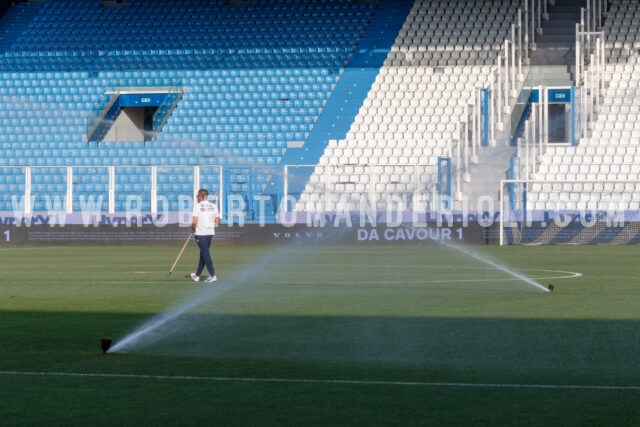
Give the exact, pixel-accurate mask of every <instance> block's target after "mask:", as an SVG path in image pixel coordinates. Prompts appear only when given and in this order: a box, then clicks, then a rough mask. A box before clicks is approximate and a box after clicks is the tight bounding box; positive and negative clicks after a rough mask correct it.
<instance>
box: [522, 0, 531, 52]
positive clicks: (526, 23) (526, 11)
mask: <svg viewBox="0 0 640 427" xmlns="http://www.w3.org/2000/svg"><path fill="white" fill-rule="evenodd" d="M522 3H523V5H524V12H523V15H524V16H523V17H522V21H523V24H524V46H525V51H526V52H527V58H529V48H531V46H530V44H529V1H528V0H522ZM531 40H533V39H531Z"/></svg>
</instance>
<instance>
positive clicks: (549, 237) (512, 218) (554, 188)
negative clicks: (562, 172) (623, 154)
mask: <svg viewBox="0 0 640 427" xmlns="http://www.w3.org/2000/svg"><path fill="white" fill-rule="evenodd" d="M639 210H640V182H639V181H637V180H636V181H625V180H619V181H606V180H585V181H577V180H573V181H538V180H523V179H517V180H515V179H514V180H503V181H502V185H501V191H500V212H501V215H500V244H501V245H517V244H526V245H544V244H576V245H589V244H611V245H614V244H637V243H640V218H639V216H640V215H639V214H640V213H639Z"/></svg>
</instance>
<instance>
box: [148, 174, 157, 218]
mask: <svg viewBox="0 0 640 427" xmlns="http://www.w3.org/2000/svg"><path fill="white" fill-rule="evenodd" d="M149 198H150V200H151V213H153V214H155V213H158V167H157V166H151V194H150V196H149Z"/></svg>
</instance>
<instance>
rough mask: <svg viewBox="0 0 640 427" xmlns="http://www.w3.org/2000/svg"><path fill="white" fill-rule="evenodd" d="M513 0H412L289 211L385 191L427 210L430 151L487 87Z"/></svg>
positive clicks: (378, 204)
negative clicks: (343, 130) (356, 103)
mask: <svg viewBox="0 0 640 427" xmlns="http://www.w3.org/2000/svg"><path fill="white" fill-rule="evenodd" d="M518 6H519V2H512V1H509V0H507V1H504V2H501V1H499V2H490V3H488V2H482V1H474V0H468V1H466V2H456V3H452V2H448V1H416V2H415V3H414V6H413V8H412V10H411V12H410V13H409V16H408V17H407V19H406V21H405V23H404V25H403V27H402V29H401V30H400V32H399V34H398V35H397V37H396V40H395V43H394V45H393V46H392V48H391V52H390V53H389V55H388V57H387V59H386V61H385V63H384V65H383V67H382V68H381V69H380V72H379V74H378V76H377V77H376V79H375V82H374V83H373V86H372V88H371V91H370V92H369V94H368V95H367V98H366V99H365V100H364V103H363V105H362V108H361V109H360V111H359V113H358V115H357V117H356V118H355V120H354V122H353V124H352V126H351V128H350V129H349V132H348V134H347V136H346V138H344V139H343V140H339V141H334V142H333V143H331V144H330V145H329V146H328V147H327V150H326V152H325V154H324V156H323V157H322V158H321V159H320V162H319V164H318V166H317V167H316V168H315V173H314V175H313V176H312V177H311V179H310V181H309V183H308V185H307V187H306V189H305V192H304V193H303V194H302V195H301V198H300V203H298V205H297V206H296V209H297V210H301V211H309V210H320V211H322V210H336V209H337V210H345V209H346V210H354V209H355V210H357V209H359V208H360V202H361V201H362V200H363V201H365V202H366V204H367V206H369V207H375V208H377V209H380V210H384V209H386V208H387V202H386V200H393V199H394V198H395V200H400V201H401V202H402V204H401V208H402V209H407V210H414V209H415V210H424V209H430V208H431V209H433V208H434V207H435V203H434V198H435V197H434V195H433V194H434V185H435V183H436V177H435V174H436V164H437V159H438V157H443V156H449V152H450V148H451V147H450V144H451V140H452V139H455V138H457V135H456V132H458V133H459V129H460V128H459V127H460V123H461V122H466V120H467V118H466V116H465V114H466V111H465V106H466V104H467V103H468V100H469V99H472V98H473V96H474V94H473V93H474V90H475V89H477V88H481V87H487V86H488V80H489V76H490V74H491V70H492V68H493V67H494V66H495V65H496V61H497V57H498V55H499V53H500V51H501V49H502V48H503V46H504V41H505V39H506V38H507V37H508V36H509V35H510V31H511V25H512V24H513V23H514V22H515V20H516V18H517V8H518ZM489 16H490V17H491V19H489V18H488V17H489ZM374 179H375V180H376V181H377V182H374ZM394 207H395V206H394Z"/></svg>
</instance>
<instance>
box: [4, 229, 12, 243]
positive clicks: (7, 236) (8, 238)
mask: <svg viewBox="0 0 640 427" xmlns="http://www.w3.org/2000/svg"><path fill="white" fill-rule="evenodd" d="M4 240H5V241H7V242H10V241H11V230H7V231H5V232H4Z"/></svg>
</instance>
